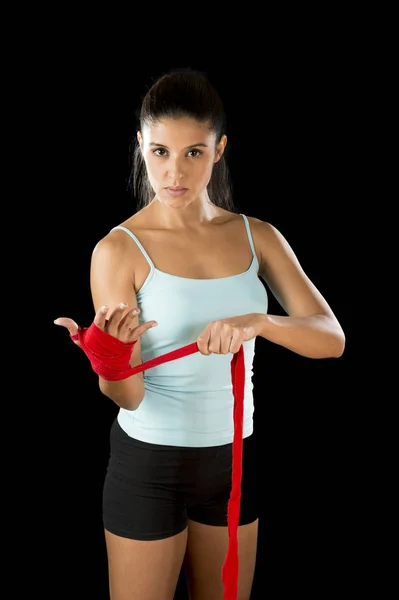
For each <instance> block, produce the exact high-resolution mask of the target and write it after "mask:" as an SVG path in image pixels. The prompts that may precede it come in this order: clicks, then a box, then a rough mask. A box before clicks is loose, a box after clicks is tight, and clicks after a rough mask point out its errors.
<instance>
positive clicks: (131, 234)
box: [111, 225, 154, 272]
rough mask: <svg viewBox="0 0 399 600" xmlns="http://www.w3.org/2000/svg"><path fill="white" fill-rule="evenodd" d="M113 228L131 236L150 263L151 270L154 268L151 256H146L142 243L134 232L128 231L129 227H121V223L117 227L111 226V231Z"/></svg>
mask: <svg viewBox="0 0 399 600" xmlns="http://www.w3.org/2000/svg"><path fill="white" fill-rule="evenodd" d="M115 229H121V230H122V231H125V232H126V233H127V234H128V235H129V236H130V237H131V238H132V240H133V241H135V242H136V244H137V246H138V247H139V248H140V250H141V252H142V253H143V255H144V257H145V259H146V260H147V262H148V264H149V265H150V267H151V272H152V271H153V270H154V263H153V262H152V260H151V258H150V257H149V256H148V254H147V252H146V251H145V249H144V247H143V245H142V243H141V242H140V241H139V240H138V239H137V237H136V236H135V235H134V233H132V232H131V231H130V229H128V228H127V227H123V225H118V226H117V227H113V228H112V229H111V231H115Z"/></svg>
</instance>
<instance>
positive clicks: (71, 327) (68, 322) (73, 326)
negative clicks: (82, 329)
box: [54, 317, 80, 346]
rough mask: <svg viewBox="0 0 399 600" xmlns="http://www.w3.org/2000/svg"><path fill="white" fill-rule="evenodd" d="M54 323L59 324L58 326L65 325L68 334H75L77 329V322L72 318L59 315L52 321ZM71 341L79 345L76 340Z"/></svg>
mask: <svg viewBox="0 0 399 600" xmlns="http://www.w3.org/2000/svg"><path fill="white" fill-rule="evenodd" d="M54 324H55V325H60V327H65V328H66V329H68V331H69V335H76V334H77V333H78V330H79V326H78V324H77V323H75V321H74V320H73V319H69V318H68V317H60V318H59V319H56V320H55V321H54ZM73 341H74V342H75V344H77V345H78V346H79V345H80V344H79V341H78V340H73Z"/></svg>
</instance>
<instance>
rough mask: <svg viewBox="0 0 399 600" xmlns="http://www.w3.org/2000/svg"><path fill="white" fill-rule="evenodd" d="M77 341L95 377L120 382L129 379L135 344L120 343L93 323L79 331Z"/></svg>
mask: <svg viewBox="0 0 399 600" xmlns="http://www.w3.org/2000/svg"><path fill="white" fill-rule="evenodd" d="M78 339H79V342H80V347H81V348H82V350H83V352H84V353H85V354H86V356H87V357H88V359H89V360H90V362H91V366H92V368H93V371H94V372H95V373H97V375H99V376H100V377H102V378H103V379H106V380H107V381H120V380H121V379H126V378H127V377H130V374H129V370H130V369H131V367H130V364H129V361H130V357H131V355H132V352H133V347H134V344H135V343H136V342H121V341H120V340H118V339H117V338H116V337H114V336H112V335H110V334H109V333H106V332H105V331H103V330H102V329H100V328H99V327H97V325H96V324H95V323H92V324H91V325H90V327H84V328H82V329H79V331H78Z"/></svg>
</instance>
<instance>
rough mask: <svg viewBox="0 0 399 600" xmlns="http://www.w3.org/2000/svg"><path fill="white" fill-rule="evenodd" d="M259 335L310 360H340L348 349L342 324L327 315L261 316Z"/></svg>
mask: <svg viewBox="0 0 399 600" xmlns="http://www.w3.org/2000/svg"><path fill="white" fill-rule="evenodd" d="M258 335H260V336H261V337H263V338H265V339H267V340H269V341H270V342H274V343H275V344H279V345H280V346H284V347H285V348H287V349H288V350H292V351H293V352H296V353H297V354H301V355H302V356H306V357H308V358H339V357H340V356H341V355H342V353H343V351H344V347H345V335H344V333H343V331H342V329H341V327H340V325H339V323H338V322H337V321H336V320H335V319H334V318H331V317H328V316H326V315H312V316H310V317H288V316H276V315H264V314H260V315H259V328H258Z"/></svg>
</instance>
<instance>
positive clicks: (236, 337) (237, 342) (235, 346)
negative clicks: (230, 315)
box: [230, 329, 243, 354]
mask: <svg viewBox="0 0 399 600" xmlns="http://www.w3.org/2000/svg"><path fill="white" fill-rule="evenodd" d="M242 338H243V335H242V333H241V331H240V330H239V329H235V330H234V331H233V335H232V338H231V343H230V352H232V353H233V354H236V353H237V352H238V351H239V349H240V348H241V344H242Z"/></svg>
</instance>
